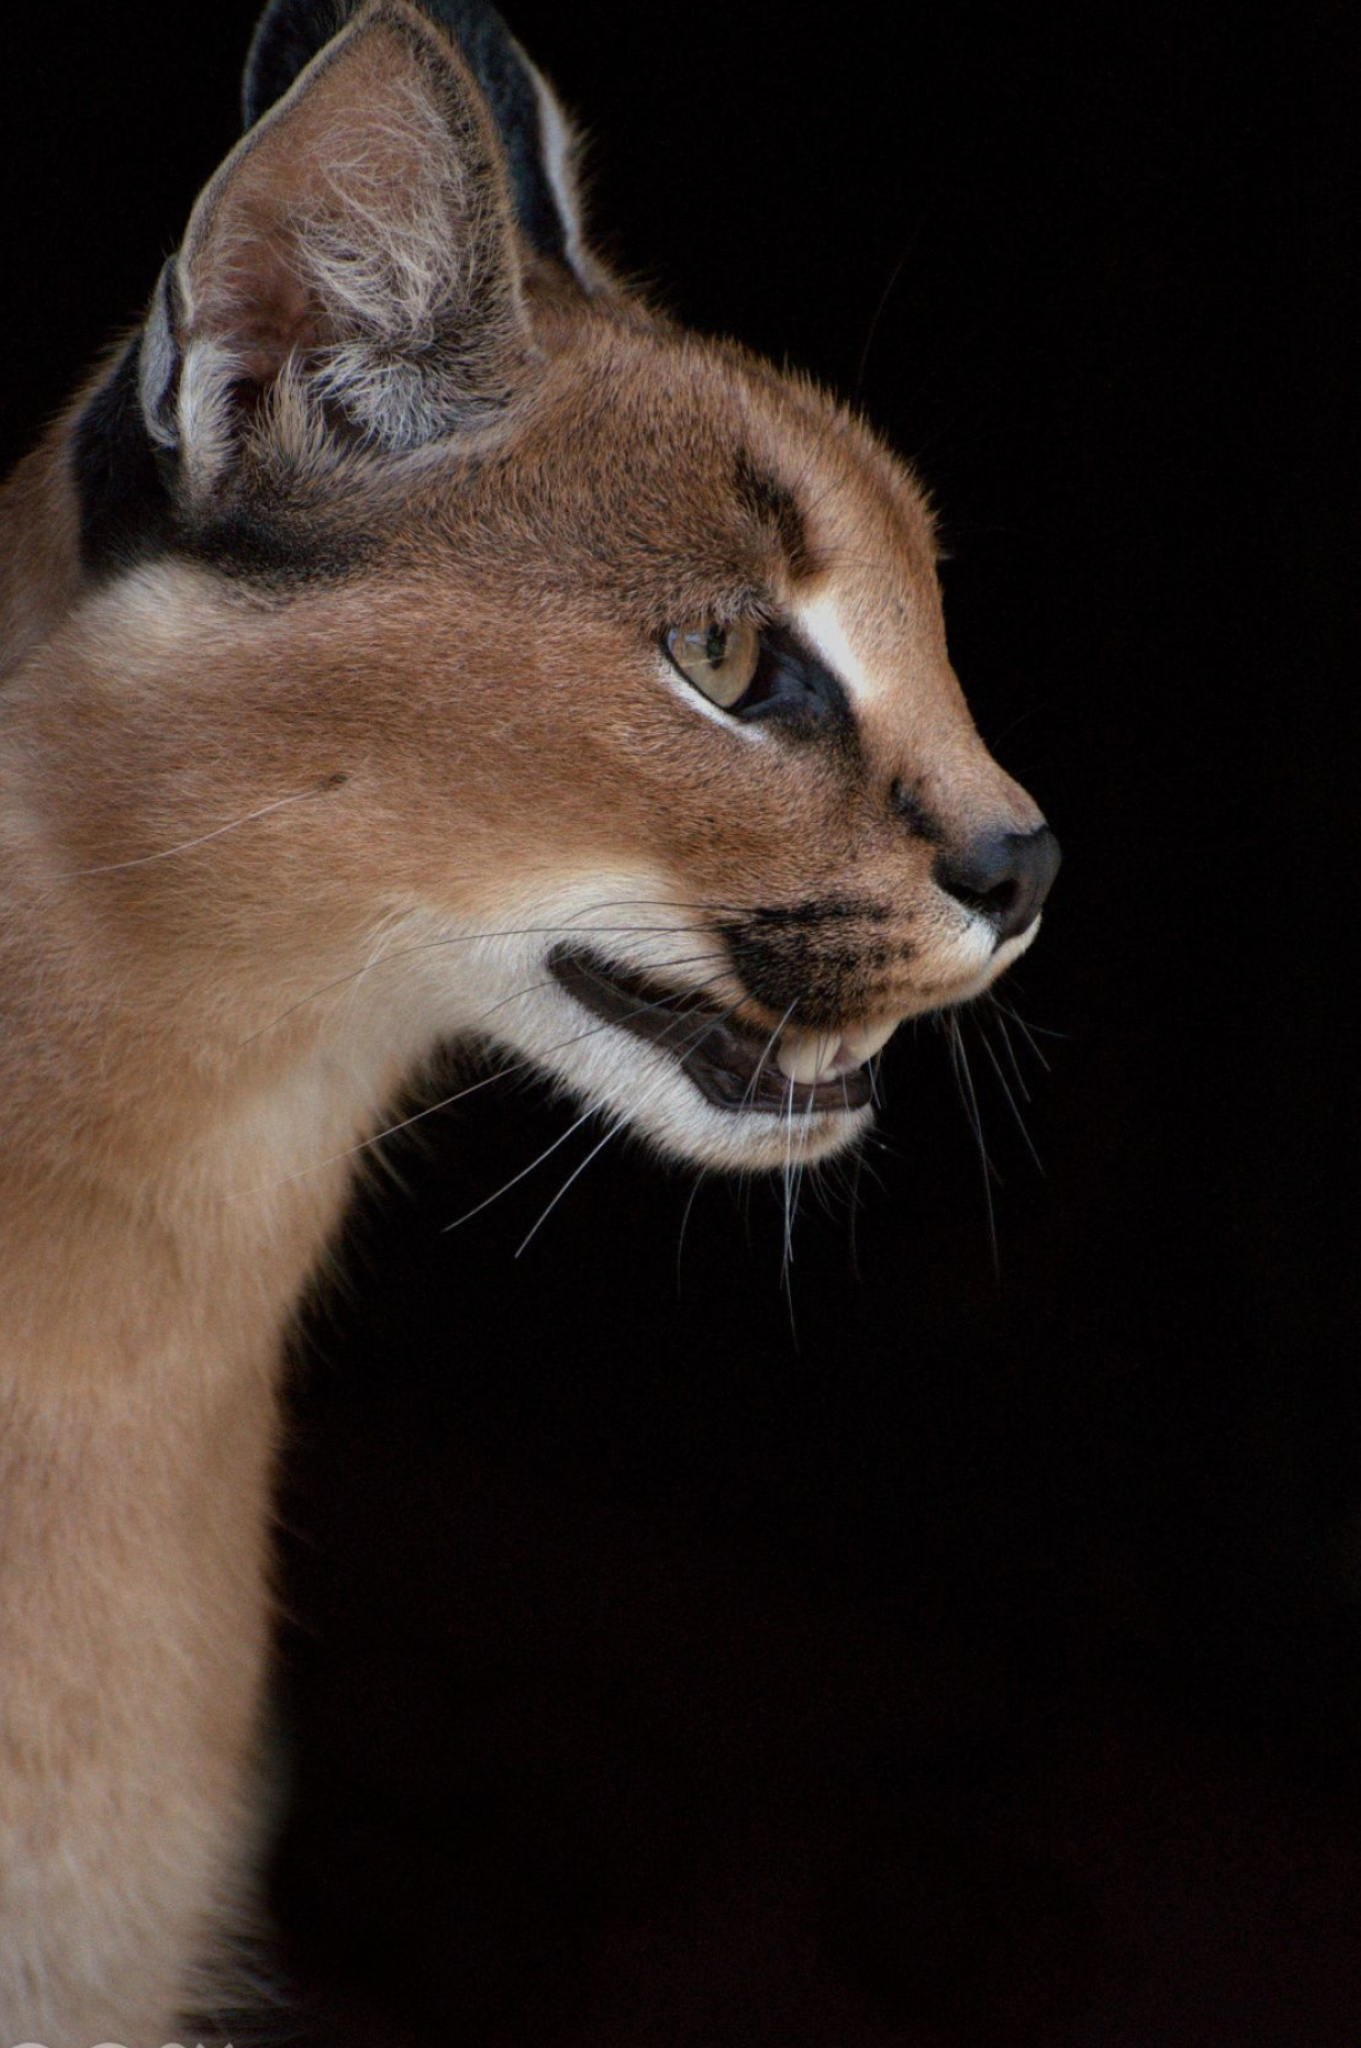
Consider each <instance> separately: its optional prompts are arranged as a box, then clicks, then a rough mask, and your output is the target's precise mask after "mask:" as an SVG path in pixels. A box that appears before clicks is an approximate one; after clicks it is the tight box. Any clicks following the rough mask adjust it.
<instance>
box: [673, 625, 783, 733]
mask: <svg viewBox="0 0 1361 2048" xmlns="http://www.w3.org/2000/svg"><path fill="white" fill-rule="evenodd" d="M666 651H667V653H668V654H669V655H670V657H671V659H672V661H673V662H674V663H675V664H676V667H677V668H678V669H679V670H680V672H681V674H682V675H683V676H684V677H685V679H686V681H687V682H689V683H693V684H694V686H695V688H696V689H697V690H702V691H703V692H704V695H705V696H706V697H707V698H708V699H709V701H710V703H712V704H717V705H718V706H719V707H720V709H722V710H724V711H731V710H732V709H733V708H734V706H735V705H737V704H738V703H740V702H741V700H742V698H743V697H745V696H746V694H747V691H748V690H749V689H750V688H751V685H752V682H753V680H754V678H755V675H756V668H757V664H758V663H759V661H760V659H761V636H760V634H759V633H758V632H757V630H756V628H755V626H753V625H752V623H751V621H750V620H749V619H739V620H738V621H737V622H736V624H735V625H731V626H721V625H720V624H719V623H718V621H717V620H716V619H694V620H691V622H690V623H689V624H688V625H685V626H677V627H676V629H675V631H674V632H672V633H668V634H667V636H666Z"/></svg>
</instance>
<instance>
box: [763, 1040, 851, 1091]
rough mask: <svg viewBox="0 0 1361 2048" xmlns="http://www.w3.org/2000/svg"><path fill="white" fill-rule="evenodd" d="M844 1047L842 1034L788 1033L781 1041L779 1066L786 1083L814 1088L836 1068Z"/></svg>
mask: <svg viewBox="0 0 1361 2048" xmlns="http://www.w3.org/2000/svg"><path fill="white" fill-rule="evenodd" d="M840 1043H841V1035H840V1033H839V1032H832V1033H830V1034H829V1033H828V1032H825V1031H786V1032H785V1033H784V1034H783V1036H782V1037H781V1039H780V1044H779V1049H778V1051H777V1052H776V1054H775V1064H776V1066H777V1067H778V1068H779V1070H780V1072H781V1073H782V1074H783V1075H784V1077H785V1079H786V1080H788V1081H798V1082H801V1083H803V1084H804V1085H805V1086H811V1085H812V1084H813V1083H814V1082H815V1081H820V1080H821V1079H822V1078H823V1076H824V1075H825V1074H826V1073H827V1071H828V1070H829V1068H830V1067H831V1066H832V1064H833V1062H834V1061H835V1059H836V1053H837V1047H838V1046H839V1045H840Z"/></svg>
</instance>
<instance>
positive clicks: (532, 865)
mask: <svg viewBox="0 0 1361 2048" xmlns="http://www.w3.org/2000/svg"><path fill="white" fill-rule="evenodd" d="M278 11H279V9H278V7H277V6H276V8H275V10H274V12H275V14H276V15H277V13H278ZM517 56H518V57H519V60H520V61H521V62H522V64H523V66H524V68H523V72H522V79H523V80H525V81H527V82H528V88H529V90H530V91H531V93H532V96H533V101H534V104H536V105H537V107H538V112H539V134H540V140H541V142H542V144H543V145H544V148H545V149H546V150H548V155H549V158H550V159H551V161H548V162H547V168H546V169H544V170H543V171H542V173H541V177H540V182H539V184H538V185H537V186H535V187H533V188H532V189H528V188H526V187H525V185H524V181H523V178H524V174H523V173H522V172H521V173H516V174H514V175H513V173H512V168H511V165H510V157H509V156H508V153H507V137H506V134H505V130H504V126H503V127H501V128H498V123H497V120H496V119H495V118H494V117H493V114H492V112H491V110H490V108H489V104H488V102H487V100H486V98H485V96H484V94H483V93H482V91H481V90H480V88H479V85H478V83H477V81H476V79H475V77H474V75H473V73H472V71H471V70H470V69H469V65H468V63H467V62H466V61H465V59H464V57H463V55H462V54H461V52H460V49H459V47H458V45H457V44H456V42H455V41H454V40H453V39H452V38H451V37H450V35H449V34H448V33H447V32H446V31H445V29H444V28H443V27H442V26H441V25H440V24H439V22H438V21H436V20H434V19H433V18H432V17H431V16H429V15H427V14H426V13H425V12H423V11H422V10H420V9H418V8H416V7H414V6H408V5H406V4H404V0H366V4H363V5H360V6H359V7H358V8H357V9H354V10H353V11H351V13H350V15H349V18H348V22H347V25H346V26H345V27H344V28H343V30H342V31H341V33H340V34H339V35H338V36H337V37H336V38H335V39H334V40H332V41H331V42H330V43H329V44H328V45H327V46H326V47H325V48H324V49H321V50H320V51H319V54H317V55H316V56H315V57H314V58H313V60H312V61H311V63H310V64H308V65H307V66H306V68H305V69H303V71H302V72H301V75H300V76H298V77H297V78H296V79H294V80H293V81H292V82H288V81H286V80H285V81H284V82H283V83H284V87H285V89H284V90H283V93H282V97H281V98H279V99H278V103H277V104H276V105H274V106H273V108H272V110H271V111H268V112H266V113H265V114H264V117H263V118H262V119H261V120H260V121H259V122H258V124H257V125H256V126H255V127H254V128H253V129H252V130H251V132H250V133H249V134H248V136H247V137H246V139H245V141H244V142H243V143H242V144H241V145H240V147H239V148H238V150H237V151H236V152H235V153H234V154H233V156H232V157H231V158H229V159H228V161H227V163H226V164H225V165H224V167H223V169H222V170H221V171H220V172H219V173H218V175H217V177H216V178H215V179H214V180H213V182H212V183H211V184H210V186H209V187H208V188H207V190H206V192H205V193H204V195H203V196H202V198H201V199H200V201H199V203H198V205H197V207H196V208H195V210H194V213H193V216H192V219H191V221H190V223H189V227H188V230H187V233H186V237H185V241H184V244H183V247H182V249H181V252H180V254H179V256H178V257H177V258H176V259H175V260H174V261H173V262H172V263H171V264H170V265H168V266H167V270H166V272H165V274H164V275H163V278H162V282H161V285H160V287H159V288H158V292H157V294H156V298H155V300H154V302H153V305H152V308H151V311H150V313H149V315H148V319H147V323H146V325H145V327H144V328H143V330H142V331H141V332H140V334H139V335H138V336H137V337H135V338H134V340H133V342H132V343H131V344H130V345H129V347H128V348H127V349H125V350H124V351H122V352H121V353H120V354H119V355H118V356H116V357H115V358H114V359H113V360H112V361H111V362H110V363H109V364H107V365H106V366H105V367H104V369H103V370H101V372H100V373H99V375H98V376H97V377H96V378H95V380H94V381H93V382H92V383H91V385H90V386H89V387H88V388H87V389H86V390H85V391H84V392H82V394H81V395H80V396H79V398H78V399H77V400H76V402H75V403H74V405H73V406H72V407H71V409H70V410H69V412H68V413H67V415H66V416H65V418H64V419H63V420H62V422H61V423H60V424H59V425H58V427H57V428H56V429H55V431H54V432H53V433H52V434H51V435H49V437H48V438H47V440H46V441H45V442H44V443H43V444H42V445H41V446H40V447H39V449H38V450H37V451H36V452H35V454H34V455H32V456H30V457H29V458H28V460H27V461H26V462H25V463H23V464H22V465H21V466H20V468H19V469H18V471H17V472H16V473H15V474H14V476H13V477H12V478H11V480H10V481H9V483H8V485H7V486H6V487H5V488H4V490H3V492H2V493H0V679H2V680H0V845H2V846H3V856H2V857H3V861H4V872H5V878H6V879H5V891H4V904H3V912H2V913H0V2039H3V2040H5V2041H10V2040H19V2039H25V2040H35V2041H42V2042H43V2043H45V2044H47V2048H90V2043H92V2042H94V2041H100V2040H107V2039H115V2040H118V2041H120V2042H124V2043H126V2044H128V2048H156V2044H160V2043H162V2042H164V2041H167V2040H170V2039H172V2038H174V2036H175V2027H176V2015H177V2014H178V2013H180V2012H181V2011H182V2010H184V2008H185V2006H186V2002H187V2001H190V2000H192V1999H194V1998H196V1997H199V1996H201V1995H203V1993H202V1977H201V1973H203V1972H205V1971H208V1972H211V1970H212V1968H213V1967H214V1959H215V1955H216V1952H217V1950H218V1947H219V1945H220V1940H221V1937H222V1936H223V1935H224V1933H230V1932H231V1931H232V1929H233V1928H234V1927H235V1926H236V1925H238V1924H239V1922H240V1920H241V1916H242V1914H243V1912H245V1910H246V1907H247V1901H248V1899H249V1893H250V1885H251V1873H252V1868H253V1865H254V1861H255V1858H256V1856H257V1854H258V1849H259V1842H258V1834H259V1828H258V1825H257V1823H256V1821H255V1820H254V1819H253V1814H254V1813H255V1812H256V1810H257V1806H258V1802H257V1800H256V1798H255V1795H254V1792H253V1772H254V1768H255V1765H254V1759H255V1756H256V1753H257V1748H258V1744H259V1735H260V1716H261V1699H262V1686H263V1675H264V1671H265V1665H266V1658H267V1648H268V1638H269V1613H270V1599H269V1559H268V1550H269V1545H268V1530H269V1519H270V1494H271V1480H272V1469H273V1464H274V1460H275V1456H276V1450H277V1442H278V1421H277V1397H278V1381H279V1374H280V1360H281V1356H282V1351H283V1346H284V1343H285V1340H286V1336H287V1333H288V1329H289V1325H290V1320H291V1318H292V1316H293V1315H294V1313H295V1310H296V1307H297V1304H298V1301H299V1298H300V1296H301V1295H302V1293H303V1292H304V1290H305V1289H306V1288H307V1286H308V1285H309V1283H310V1281H311V1280H312V1279H313V1277H314V1275H315V1274H316V1273H317V1271H318V1268H319V1266H320V1264H321V1263H322V1261H323V1259H324V1255H325V1252H326V1247H327V1245H328V1243H329V1242H330V1241H331V1240H332V1238H333V1236H334V1233H335V1230H336V1227H337V1224H338V1222H339V1219H340V1217H341V1215H342V1213H343V1210H344V1208H345V1205H346V1202H347V1199H348V1196H349V1193H350V1190H351V1187H352V1184H353V1180H354V1175H355V1172H356V1170H357V1167H358V1164H359V1162H360V1159H361V1158H362V1150H361V1149H359V1148H362V1147H363V1146H364V1144H365V1141H366V1140H368V1139H369V1138H371V1137H372V1135H373V1134H374V1133H375V1131H376V1130H377V1129H378V1128H379V1127H380V1125H381V1122H382V1119H383V1117H384V1115H385V1113H387V1112H389V1111H390V1108H391V1105H392V1104H393V1103H394V1101H395V1100H396V1099H397V1097H398V1095H399V1093H400V1091H401V1090H402V1089H403V1088H404V1087H407V1086H409V1085H410V1084H411V1083H412V1082H413V1080H416V1079H418V1078H419V1076H420V1073H421V1071H422V1068H423V1067H424V1066H425V1064H426V1063H427V1062H428V1061H429V1059H430V1057H431V1055H432V1054H433V1053H434V1052H435V1050H436V1049H437V1048H438V1047H440V1046H441V1045H444V1044H447V1043H448V1042H450V1041H454V1042H458V1041H469V1042H485V1043H489V1044H491V1045H492V1046H493V1047H495V1048H496V1049H497V1050H498V1052H500V1053H501V1054H502V1055H504V1056H505V1057H506V1058H507V1059H508V1060H509V1061H511V1062H515V1061H524V1062H526V1063H528V1064H530V1065H532V1066H533V1067H535V1068H536V1069H538V1070H540V1071H541V1072H544V1073H546V1074H548V1075H549V1076H551V1077H553V1078H554V1079H555V1080H556V1081H557V1082H559V1083H560V1084H561V1085H562V1086H563V1087H564V1088H565V1089H566V1090H567V1091H569V1092H570V1093H571V1094H572V1095H573V1097H574V1098H575V1099H576V1100H578V1101H579V1102H580V1103H581V1105H582V1106H583V1108H586V1107H591V1106H593V1107H594V1108H595V1109H597V1110H598V1111H599V1113H600V1116H601V1119H602V1123H601V1128H602V1130H603V1129H606V1128H610V1127H612V1126H613V1125H615V1124H616V1123H626V1124H627V1125H628V1126H629V1127H630V1128H632V1129H634V1130H636V1131H637V1132H639V1133H641V1134H642V1135H643V1136H644V1137H645V1138H647V1139H649V1140H650V1141H652V1142H653V1143H654V1144H656V1145H657V1146H658V1147H659V1148H661V1149H662V1150H663V1151H665V1152H667V1153H668V1154H670V1155H672V1156H674V1157H679V1158H681V1159H684V1160H687V1161H689V1162H691V1163H693V1164H694V1165H695V1166H697V1167H711V1166H716V1167H761V1166H782V1165H784V1164H785V1163H786V1162H787V1161H788V1160H790V1159H793V1160H796V1161H808V1160H814V1159H817V1158H819V1157H823V1156H826V1155H828V1154H830V1153H833V1152H835V1151H837V1150H839V1149H841V1148H844V1147H846V1146H848V1145H851V1144H854V1143H855V1142H856V1141H857V1139H858V1138H859V1137H861V1136H862V1135H863V1133H864V1131H865V1129H866V1127H867V1124H868V1122H869V1119H870V1117H871V1115H872V1108H871V1107H870V1106H869V1104H868V1101H867V1099H866V1097H867V1087H866V1078H865V1077H866V1061H867V1060H868V1059H870V1058H872V1056H873V1053H874V1052H875V1050H876V1049H877V1047H878V1045H879V1044H881V1043H882V1041H883V1039H884V1038H885V1037H886V1036H887V1034H888V1031H889V1030H890V1029H891V1027H892V1025H893V1024H894V1023H895V1022H896V1021H897V1020H898V1019H900V1018H902V1017H905V1016H909V1015H913V1014H916V1013H918V1012H921V1011H924V1010H928V1009H932V1008H935V1007H939V1006H941V1005H946V1004H950V1003H954V1002H958V1001H962V1000H966V999H968V998H969V997H971V996H973V995H975V994H977V993H978V992H980V991H981V990H982V989H983V988H985V987H986V986H987V985H988V984H989V983H990V982H991V981H992V980H993V979H994V978H995V976H996V975H997V974H998V973H999V972H1001V971H1002V970H1003V969H1004V968H1005V967H1006V966H1007V965H1008V964H1009V963H1010V962H1011V960H1013V959H1014V958H1015V957H1016V955H1017V954H1018V953H1019V952H1020V951H1022V950H1023V949H1024V947H1025V946H1026V945H1028V944H1029V943H1030V941H1031V939H1032V938H1033V936H1034V933H1035V930H1036V928H1037V924H1038V915H1039V904H1040V901H1041V900H1042V898H1043V895H1044V891H1045V889H1046V888H1047V886H1048V881H1049V879H1050V878H1051V877H1052V873H1053V867H1054V864H1055V861H1056V854H1055V853H1054V850H1053V845H1052V840H1051V838H1050V835H1049V834H1048V832H1047V829H1046V828H1045V827H1044V826H1043V821H1042V819H1041V817H1040V814H1039V812H1038V811H1037V810H1036V808H1035V806H1034V804H1033V803H1032V802H1031V800H1030V799H1029V797H1028V796H1026V794H1025V793H1024V792H1023V791H1022V790H1021V789H1019V788H1018V787H1017V786H1016V784H1014V783H1013V782H1011V781H1010V780H1009V779H1008V777H1007V776H1006V775H1005V774H1004V773H1003V772H1002V771H1001V770H1000V769H999V768H998V767H997V765H996V764H995V763H994V762H993V760H992V759H991V758H990V756H989V754H988V753H987V751H986V749H985V748H984V746H983V744H982V743H981V741H980V739H979V738H978V735H977V733H976V732H975V729H974V727H973V724H972V722H971V720H970V718H969V715H968V712H967V710H966V707H965V704H964V700H963V698H962V696H961V693H960V689H959V686H958V683H957V681H956V679H955V677H954V675H953V673H952V671H951V668H950V664H949V660H948V657H947V653H946V646H945V637H944V631H943V627H942V622H941V612H940V603H939V597H938V591H937V582H936V574H935V556H934V547H933V539H932V523H931V518H930V515H929V512H928V510H927V507H926V505H925V503H924V500H923V497H922V494H921V492H920V490H919V489H918V487H917V486H916V484H915V483H914V481H913V479H912V477H911V475H910V474H909V473H908V471H907V470H906V469H905V468H904V467H903V465H902V464H901V463H900V462H898V461H897V460H896V459H895V458H894V457H893V456H892V455H891V454H890V453H889V452H888V451H887V450H886V449H885V448H884V447H883V446H882V445H881V444H880V443H879V442H878V441H877V440H876V439H875V438H874V436H873V435H872V433H871V432H870V431H869V430H868V429H867V428H866V427H865V426H864V425H863V424H862V423H861V422H860V421H859V420H858V419H857V418H855V417H853V416H852V415H851V414H850V413H848V412H846V411H844V410H842V409H840V408H839V407H838V406H837V405H835V404H834V403H833V402H831V401H830V400H829V399H828V398H827V397H825V396H824V395H823V394H822V393H821V392H819V391H818V390H816V389H814V388H813V387H812V386H811V385H809V384H806V383H804V382H801V381H799V380H798V379H796V378H792V377H789V376H787V375H783V374H779V373H777V372H776V371H775V370H773V369H772V368H771V367H770V366H768V365H767V364H765V363H763V362H760V361H757V360H755V359H753V358H752V357H751V356H749V355H747V354H745V353H744V352H743V351H742V350H741V349H740V348H737V347H735V346H733V345H731V344H727V343H717V342H711V341H706V340H699V339H696V338H695V337H694V336H692V335H690V334H687V333H685V332H683V331H681V330H679V329H678V328H676V327H675V326H673V325H672V324H671V323H670V322H668V321H667V320H666V319H664V318H662V317H660V316H659V315H657V314H656V313H654V312H653V311H652V310H650V309H649V307H648V306H647V305H646V304H644V303H643V302H642V301H641V300H640V299H639V298H638V297H637V296H636V295H635V294H633V293H631V292H630V291H628V290H626V289H624V288H623V287H622V286H621V285H620V284H619V283H617V282H616V281H615V280H614V279H613V278H612V277H611V276H610V275H609V273H608V272H607V270H606V269H605V267H604V266H603V265H602V264H601V263H600V262H599V261H598V259H596V258H595V257H594V256H592V255H590V254H588V253H586V251H585V244H584V242H583V239H582V233H581V224H580V219H579V214H578V211H577V208H576V201H575V195H574V189H573V181H572V178H571V173H570V152H569V151H568V150H566V149H565V148H564V138H565V137H566V136H567V130H566V128H565V124H564V123H563V122H562V118H561V114H560V112H559V110H557V109H556V106H555V105H554V103H553V102H552V101H551V99H550V98H549V97H548V94H547V88H546V87H545V86H544V85H543V82H542V80H540V79H539V78H538V75H537V73H534V72H533V70H532V67H529V66H528V64H527V60H523V58H522V55H521V54H520V53H518V52H517ZM261 62H263V60H260V59H257V69H258V67H259V64H260V63H261ZM549 145H551V148H550V147H549ZM517 177H519V179H520V182H519V184H517V182H516V179H517ZM531 202H534V203H535V204H538V205H539V207H540V211H539V213H538V214H535V213H534V208H533V204H531ZM545 205H549V206H551V207H552V208H555V209H556V213H557V217H556V223H554V221H553V220H552V219H550V220H549V226H548V228H547V229H545V228H544V227H543V225H542V220H543V218H545V217H546V216H545V214H544V211H543V209H544V206H545ZM535 221H538V223H539V225H538V226H537V227H535V225H534V222H535ZM687 627H688V628H690V629H691V630H692V631H698V632H700V634H701V636H705V635H707V636H708V639H707V641H706V642H705V644H707V645H710V646H711V647H712V648H713V649H714V650H719V651H721V650H724V649H727V650H731V649H733V648H739V649H740V648H742V647H746V646H748V645H750V646H751V647H752V648H756V647H758V646H759V648H760V650H761V653H760V657H759V659H760V666H759V668H758V669H757V670H756V671H755V673H754V675H753V678H752V681H751V685H750V688H749V690H748V691H747V693H746V695H745V696H744V697H743V698H741V699H740V700H739V701H738V702H737V704H736V705H735V706H724V705H721V704H720V703H718V702H717V701H715V699H714V698H713V697H712V696H711V695H709V694H707V693H706V685H705V682H704V677H703V676H702V675H701V676H700V678H699V680H698V681H697V680H696V677H695V675H694V674H693V673H691V672H687V671H686V670H683V669H682V667H680V666H679V665H678V664H677V661H676V659H675V658H674V655H675V650H676V647H677V645H678V644H679V643H678V641H677V637H676V636H677V635H678V634H679V633H681V632H682V630H683V629H685V628H687ZM743 635H747V636H748V638H745V639H744V638H742V636H743ZM717 658H718V655H717V653H716V654H715V659H717ZM753 659H755V656H753ZM451 1256H452V1254H451Z"/></svg>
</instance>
